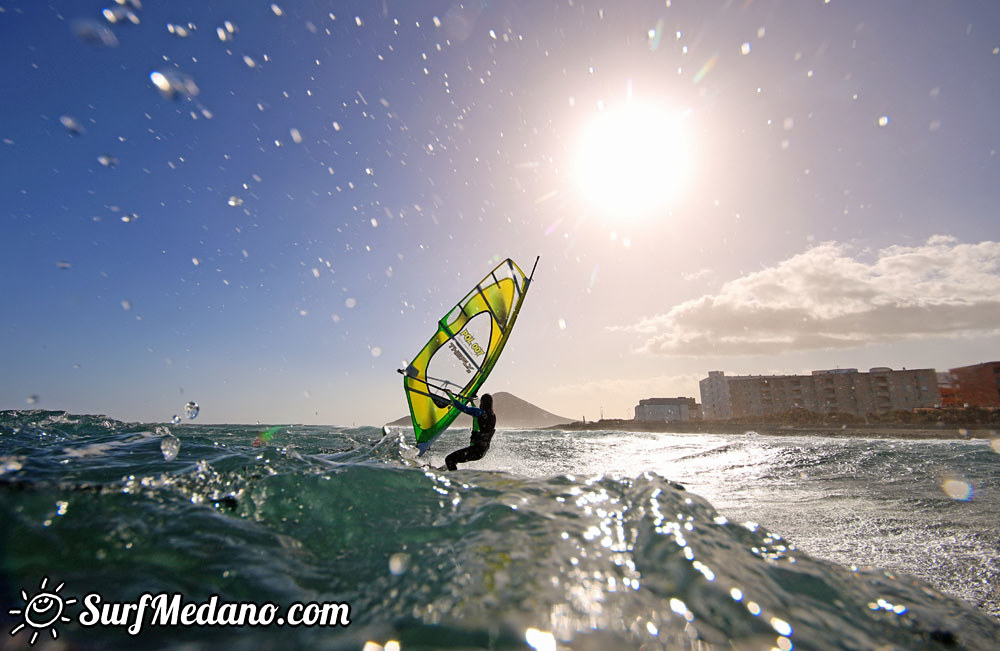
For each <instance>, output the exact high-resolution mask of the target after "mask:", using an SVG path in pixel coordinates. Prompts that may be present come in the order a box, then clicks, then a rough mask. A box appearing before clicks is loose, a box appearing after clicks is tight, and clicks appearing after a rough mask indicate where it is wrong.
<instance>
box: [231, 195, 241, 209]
mask: <svg viewBox="0 0 1000 651" xmlns="http://www.w3.org/2000/svg"><path fill="white" fill-rule="evenodd" d="M228 203H229V205H230V206H232V207H234V208H235V207H237V206H242V205H243V199H241V198H240V197H237V196H236V195H235V194H234V195H233V196H231V197H229V201H228Z"/></svg>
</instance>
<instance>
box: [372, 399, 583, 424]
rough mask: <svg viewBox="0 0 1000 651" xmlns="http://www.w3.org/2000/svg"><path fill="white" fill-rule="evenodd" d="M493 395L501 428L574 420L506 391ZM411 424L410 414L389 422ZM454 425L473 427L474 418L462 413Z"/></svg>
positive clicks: (494, 406)
mask: <svg viewBox="0 0 1000 651" xmlns="http://www.w3.org/2000/svg"><path fill="white" fill-rule="evenodd" d="M491 395H492V396H493V411H494V412H496V415H497V427H499V428H501V429H539V428H542V427H552V426H553V425H564V424H566V423H572V422H573V419H572V418H563V417H562V416H557V415H555V414H553V413H551V412H548V411H545V410H544V409H542V408H541V407H536V406H535V405H533V404H531V403H530V402H528V401H527V400H522V399H521V398H518V397H517V396H515V395H514V394H512V393H507V392H506V391H498V392H496V393H494V394H491ZM477 404H478V403H477ZM410 424H411V422H410V417H409V416H403V417H402V418H399V419H397V420H394V421H392V422H391V423H389V425H397V426H404V427H405V426H407V425H410ZM452 427H472V418H471V417H469V416H466V415H465V414H462V415H460V416H459V417H458V418H457V419H456V420H455V423H454V424H453V425H452Z"/></svg>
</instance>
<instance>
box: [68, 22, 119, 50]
mask: <svg viewBox="0 0 1000 651" xmlns="http://www.w3.org/2000/svg"><path fill="white" fill-rule="evenodd" d="M73 33H74V34H76V37H77V38H78V39H80V40H81V41H83V42H84V43H86V44H87V45H96V46H98V47H117V45H118V37H117V36H115V33H114V32H113V31H111V28H110V27H108V26H107V25H105V24H104V23H101V22H99V21H97V20H94V19H92V18H81V19H79V20H74V21H73Z"/></svg>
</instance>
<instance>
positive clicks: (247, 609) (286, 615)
mask: <svg viewBox="0 0 1000 651" xmlns="http://www.w3.org/2000/svg"><path fill="white" fill-rule="evenodd" d="M102 601H103V600H102V598H101V595H99V594H97V593H91V594H88V595H87V596H86V597H84V599H83V607H84V611H83V612H82V613H80V617H79V622H80V625H81V626H87V627H90V626H119V627H125V628H126V630H127V631H128V633H129V635H138V634H139V633H140V632H141V631H142V627H143V626H144V625H145V624H146V623H147V619H148V623H149V625H150V626H273V625H277V626H343V627H347V626H348V625H350V623H351V620H350V616H351V606H350V604H347V603H337V602H335V601H331V602H323V603H317V602H309V603H302V602H298V601H296V602H294V603H292V604H291V605H290V606H288V608H286V609H285V610H284V612H283V613H282V609H281V608H280V607H279V606H278V605H277V604H273V603H271V602H267V603H264V604H256V603H252V602H246V601H233V602H226V601H221V602H220V601H219V596H218V595H212V596H211V597H209V599H208V601H204V602H202V603H185V602H184V597H183V596H182V595H180V594H172V595H168V594H166V593H160V594H157V595H153V594H151V593H149V592H146V593H143V594H142V595H141V596H140V597H139V601H137V602H131V603H121V602H108V603H102Z"/></svg>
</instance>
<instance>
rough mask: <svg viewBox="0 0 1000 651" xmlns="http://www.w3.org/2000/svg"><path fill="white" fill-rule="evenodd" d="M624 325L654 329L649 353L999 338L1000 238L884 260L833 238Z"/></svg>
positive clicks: (944, 241)
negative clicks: (853, 250)
mask: <svg viewBox="0 0 1000 651" xmlns="http://www.w3.org/2000/svg"><path fill="white" fill-rule="evenodd" d="M866 254H867V255H866ZM865 258H867V259H869V260H872V261H870V262H869V261H865ZM872 258H873V259H872ZM616 330H625V331H632V332H636V333H639V334H641V335H644V336H645V338H646V340H645V342H644V343H643V344H642V346H641V349H640V350H641V352H645V353H658V354H663V355H719V356H722V355H758V354H774V353H777V352H789V351H806V350H818V349H825V348H827V349H828V348H853V347H860V346H864V345H868V344H875V343H884V342H891V341H899V340H902V339H922V338H930V337H941V336H958V335H963V336H970V335H985V334H996V333H997V332H1000V242H989V241H987V242H980V243H978V244H962V243H960V242H958V241H957V240H956V239H955V238H952V237H948V236H943V235H935V236H934V237H931V238H930V239H929V240H927V242H926V243H925V244H923V245H921V246H912V247H911V246H898V245H897V246H890V247H888V248H885V249H882V250H880V251H878V252H877V253H875V254H874V256H873V255H872V254H871V252H859V253H858V254H852V251H851V250H850V248H849V247H848V246H846V245H843V244H838V243H836V242H828V243H824V244H820V245H818V246H816V247H814V248H811V249H809V250H807V251H805V252H804V253H801V254H799V255H796V256H793V257H791V258H789V259H787V260H784V261H782V262H780V263H778V265H777V266H775V267H772V268H769V269H764V270H763V271H758V272H754V273H751V274H748V275H746V276H743V277H741V278H738V279H736V280H733V281H730V282H728V283H726V284H725V285H723V287H722V288H721V289H720V291H719V292H718V293H716V294H706V295H704V296H702V297H700V298H697V299H694V300H691V301H686V302H684V303H681V304H679V305H675V306H674V307H672V308H671V309H670V311H668V312H667V313H666V314H661V315H658V316H654V317H650V318H647V319H644V320H643V321H641V322H639V323H638V324H636V325H635V326H630V327H621V328H616Z"/></svg>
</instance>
